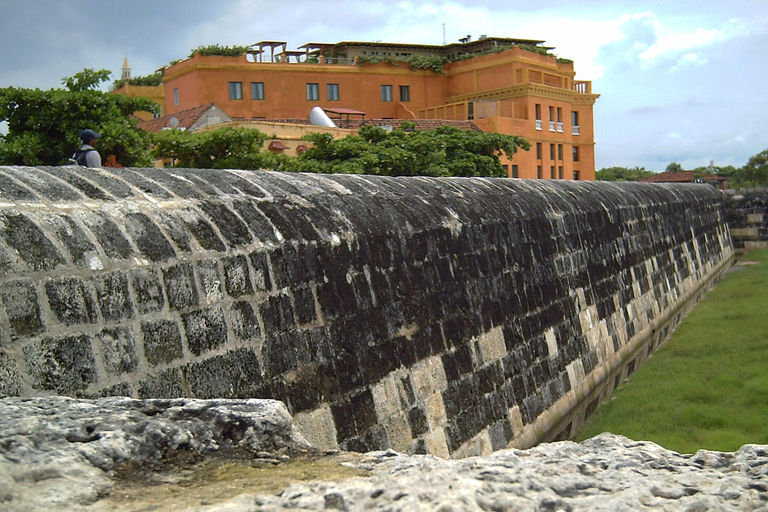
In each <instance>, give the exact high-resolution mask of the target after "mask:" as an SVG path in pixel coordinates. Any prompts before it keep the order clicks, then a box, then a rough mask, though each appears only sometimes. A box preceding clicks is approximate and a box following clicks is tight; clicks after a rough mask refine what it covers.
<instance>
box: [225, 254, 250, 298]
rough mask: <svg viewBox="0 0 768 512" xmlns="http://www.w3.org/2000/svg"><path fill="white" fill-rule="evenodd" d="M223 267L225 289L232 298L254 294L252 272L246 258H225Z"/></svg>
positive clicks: (241, 256) (240, 256)
mask: <svg viewBox="0 0 768 512" xmlns="http://www.w3.org/2000/svg"><path fill="white" fill-rule="evenodd" d="M222 266H223V267H224V287H225V288H226V290H227V294H229V296H230V297H233V298H237V297H240V296H242V295H251V294H253V287H252V286H251V271H250V269H249V268H248V259H247V258H246V257H245V256H243V255H239V256H234V257H229V258H223V259H222Z"/></svg>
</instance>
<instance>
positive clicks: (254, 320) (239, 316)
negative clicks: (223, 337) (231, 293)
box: [227, 300, 261, 346]
mask: <svg viewBox="0 0 768 512" xmlns="http://www.w3.org/2000/svg"><path fill="white" fill-rule="evenodd" d="M227 316H228V318H229V325H230V326H231V327H232V331H233V332H234V333H235V337H236V338H237V339H238V340H240V341H247V342H250V343H251V344H253V345H254V346H256V345H258V343H259V342H260V341H261V327H260V326H259V319H258V317H257V316H256V313H255V312H254V310H253V306H252V305H251V303H250V302H248V301H243V300H241V301H237V302H233V303H232V304H231V305H230V306H229V309H228V310H227Z"/></svg>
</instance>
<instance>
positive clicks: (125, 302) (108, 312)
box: [93, 272, 134, 322]
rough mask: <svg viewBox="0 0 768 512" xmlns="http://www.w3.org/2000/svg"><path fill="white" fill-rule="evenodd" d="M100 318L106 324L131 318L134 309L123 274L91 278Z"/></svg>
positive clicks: (126, 279) (126, 280) (113, 273)
mask: <svg viewBox="0 0 768 512" xmlns="http://www.w3.org/2000/svg"><path fill="white" fill-rule="evenodd" d="M93 285H94V287H95V288H96V297H97V299H98V302H99V307H100V309H101V316H102V317H103V318H104V320H105V321H106V322H119V321H121V320H127V319H129V318H133V316H134V309H133V302H132V301H131V295H130V291H129V290H128V277H127V276H126V275H125V274H124V273H123V272H112V273H109V274H101V275H97V276H96V277H94V278H93Z"/></svg>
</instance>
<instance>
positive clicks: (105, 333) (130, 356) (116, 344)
mask: <svg viewBox="0 0 768 512" xmlns="http://www.w3.org/2000/svg"><path fill="white" fill-rule="evenodd" d="M96 337H97V339H98V340H99V343H100V344H101V358H102V362H103V364H104V369H105V370H106V372H107V374H108V375H109V376H114V375H119V374H121V373H130V372H132V371H134V370H135V369H136V367H137V366H138V357H137V355H136V340H135V339H134V336H133V332H132V331H131V330H130V329H129V328H127V327H116V328H114V329H104V330H102V331H101V332H100V333H99V334H97V335H96ZM145 350H146V349H145Z"/></svg>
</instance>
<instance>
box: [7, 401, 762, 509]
mask: <svg viewBox="0 0 768 512" xmlns="http://www.w3.org/2000/svg"><path fill="white" fill-rule="evenodd" d="M233 449H240V450H247V451H249V452H252V453H253V454H254V457H264V456H266V455H265V454H267V453H269V454H272V456H278V455H280V454H282V456H283V457H287V456H292V455H293V454H295V453H297V452H299V451H307V450H308V447H307V445H306V444H304V443H303V442H302V440H301V439H300V438H299V436H298V435H297V434H296V433H295V431H294V430H293V427H292V423H291V418H290V416H289V415H288V412H287V410H286V409H285V407H284V406H283V404H282V403H280V402H276V401H272V400H191V399H174V400H134V399H129V398H106V399H99V400H76V399H70V398H62V397H50V398H36V399H18V398H9V399H3V400H0V509H1V510H4V511H28V510H30V511H33V510H47V511H58V510H68V511H70V510H72V511H93V510H105V509H106V508H105V507H104V506H103V505H102V504H101V503H100V502H99V499H100V498H101V497H102V496H104V495H105V494H106V493H107V492H108V491H109V489H110V488H111V487H112V486H113V485H115V480H114V479H115V474H116V473H115V470H116V469H117V468H119V467H120V466H121V464H123V463H125V462H131V463H133V464H136V465H147V467H149V466H152V465H157V464H162V462H163V461H164V460H167V459H168V458H169V457H173V455H174V453H176V454H178V453H182V452H187V453H188V452H192V453H200V454H205V453H211V452H216V451H225V450H233ZM286 454H291V455H286ZM353 460H355V461H356V462H353V463H352V464H354V465H356V466H357V467H360V468H363V469H367V470H370V471H371V474H370V475H371V476H368V477H356V478H351V479H347V480H344V481H341V482H317V483H306V484H303V483H302V484H293V485H291V486H290V487H288V488H287V489H286V490H285V491H284V492H282V494H280V495H279V496H268V495H255V494H243V495H241V496H239V497H237V498H235V499H232V500H230V501H227V502H225V503H219V504H211V505H204V506H203V505H201V506H193V507H192V508H190V509H189V510H193V511H197V512H203V511H206V512H209V511H225V510H226V511H237V512H241V511H243V512H244V511H252V510H267V511H280V510H296V509H300V510H346V511H355V510H382V511H383V510H388V511H396V510H403V511H416V510H419V511H421V510H429V511H441V512H449V511H457V512H458V511H481V510H482V511H507V510H509V511H513V510H524V511H528V510H530V511H545V510H546V511H557V510H565V511H567V510H571V511H573V510H675V511H677V510H686V511H704V510H768V447H766V446H757V445H745V446H743V447H742V448H741V449H740V450H739V451H737V452H735V453H719V452H709V451H700V452H698V453H696V454H695V455H681V454H678V453H675V452H672V451H669V450H666V449H664V448H662V447H660V446H658V445H656V444H653V443H649V442H635V441H632V440H629V439H627V438H624V437H621V436H615V435H612V434H602V435H600V436H597V437H595V438H593V439H590V440H588V441H585V442H583V443H581V444H576V443H573V442H558V443H550V444H544V445H540V446H538V447H536V448H532V449H529V450H501V451H498V452H495V453H493V454H492V455H489V456H484V457H474V458H467V459H461V460H443V459H439V458H436V457H433V456H405V455H400V454H397V453H395V452H392V451H387V452H372V453H369V454H367V455H365V456H361V457H358V458H356V459H353ZM155 509H157V508H155ZM144 510H152V508H145V509H144Z"/></svg>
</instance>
